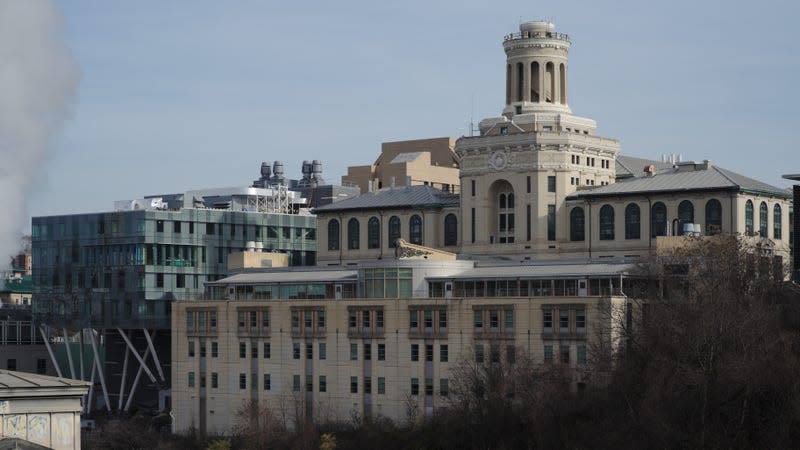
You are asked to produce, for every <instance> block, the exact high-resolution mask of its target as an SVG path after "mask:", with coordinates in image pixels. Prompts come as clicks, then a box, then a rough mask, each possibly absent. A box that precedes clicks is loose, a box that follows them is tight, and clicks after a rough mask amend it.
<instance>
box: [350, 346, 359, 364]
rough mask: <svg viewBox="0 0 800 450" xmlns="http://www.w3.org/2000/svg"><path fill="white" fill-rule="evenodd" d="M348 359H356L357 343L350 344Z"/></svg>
mask: <svg viewBox="0 0 800 450" xmlns="http://www.w3.org/2000/svg"><path fill="white" fill-rule="evenodd" d="M350 361H358V344H350Z"/></svg>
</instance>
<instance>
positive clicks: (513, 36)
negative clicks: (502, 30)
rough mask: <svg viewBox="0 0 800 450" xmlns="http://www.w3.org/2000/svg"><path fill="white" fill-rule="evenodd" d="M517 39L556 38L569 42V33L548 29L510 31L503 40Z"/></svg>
mask: <svg viewBox="0 0 800 450" xmlns="http://www.w3.org/2000/svg"><path fill="white" fill-rule="evenodd" d="M517 39H558V40H560V41H566V42H570V40H569V35H567V34H564V33H557V32H551V31H548V32H546V33H541V32H536V33H531V32H525V33H511V34H507V35H506V36H505V38H503V41H504V42H505V41H513V40H517Z"/></svg>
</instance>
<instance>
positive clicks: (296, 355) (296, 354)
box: [292, 342, 300, 359]
mask: <svg viewBox="0 0 800 450" xmlns="http://www.w3.org/2000/svg"><path fill="white" fill-rule="evenodd" d="M292 359H300V343H299V342H292Z"/></svg>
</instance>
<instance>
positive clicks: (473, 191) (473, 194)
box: [469, 180, 475, 197]
mask: <svg viewBox="0 0 800 450" xmlns="http://www.w3.org/2000/svg"><path fill="white" fill-rule="evenodd" d="M469 181H470V186H471V187H472V196H473V197H475V180H469Z"/></svg>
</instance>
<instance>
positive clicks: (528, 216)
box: [525, 205, 531, 241]
mask: <svg viewBox="0 0 800 450" xmlns="http://www.w3.org/2000/svg"><path fill="white" fill-rule="evenodd" d="M525 239H526V240H528V241H530V240H531V205H526V206H525Z"/></svg>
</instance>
